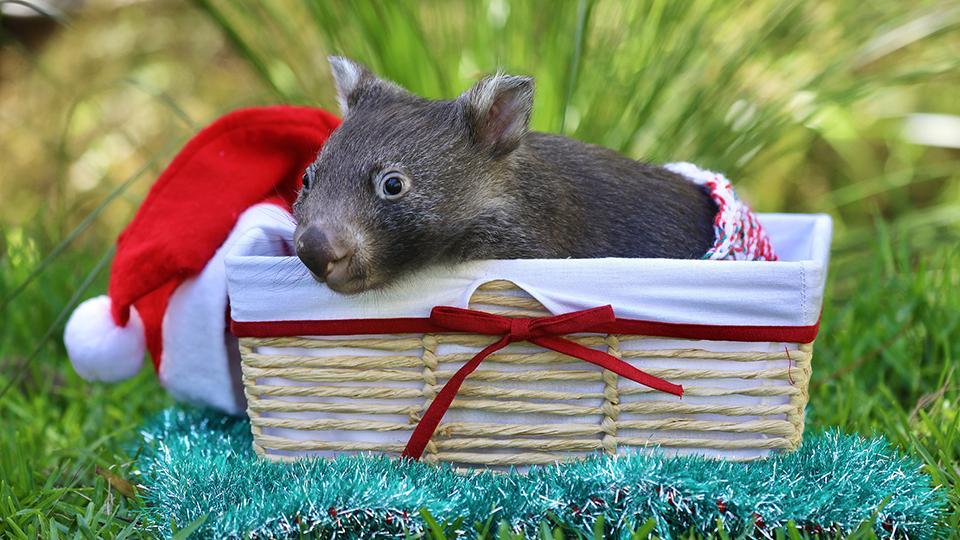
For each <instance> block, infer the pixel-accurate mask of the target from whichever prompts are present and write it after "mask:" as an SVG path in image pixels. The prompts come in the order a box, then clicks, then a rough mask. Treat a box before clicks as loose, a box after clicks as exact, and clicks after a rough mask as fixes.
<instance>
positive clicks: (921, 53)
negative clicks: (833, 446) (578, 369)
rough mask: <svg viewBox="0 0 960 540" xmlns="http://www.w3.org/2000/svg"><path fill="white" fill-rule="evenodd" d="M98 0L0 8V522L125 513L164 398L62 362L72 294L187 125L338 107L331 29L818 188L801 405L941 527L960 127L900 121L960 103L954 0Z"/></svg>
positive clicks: (439, 80) (541, 122)
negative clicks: (17, 23)
mask: <svg viewBox="0 0 960 540" xmlns="http://www.w3.org/2000/svg"><path fill="white" fill-rule="evenodd" d="M93 4H94V8H91V11H90V13H82V14H80V15H78V16H77V17H76V18H75V19H72V20H71V21H70V27H69V28H66V29H63V30H62V31H61V34H60V35H59V36H57V37H55V38H54V40H53V41H51V42H50V44H48V45H47V46H46V47H45V48H43V49H33V48H30V47H28V46H27V45H24V44H21V43H19V42H17V41H16V40H14V39H13V38H11V37H8V36H0V38H2V39H3V41H2V43H4V48H3V49H0V54H3V55H4V56H3V58H2V59H3V60H4V61H7V62H10V64H8V65H11V66H12V67H11V68H10V69H12V70H14V72H15V73H17V74H20V75H21V76H18V77H10V78H9V79H5V80H4V81H2V82H3V85H2V86H0V122H2V124H3V126H4V129H2V130H0V141H2V144H3V145H4V147H5V148H9V150H10V151H9V159H8V161H6V162H5V165H4V167H3V171H2V172H0V175H3V177H2V178H0V427H2V428H3V429H2V430H0V537H4V538H6V537H10V538H34V537H70V538H74V537H79V538H101V537H141V536H143V535H144V533H143V531H142V529H141V525H142V524H141V523H140V522H139V521H138V519H139V518H138V517H137V516H138V514H137V508H138V506H139V505H140V504H141V503H140V499H139V498H138V497H137V496H136V493H135V491H133V490H132V489H131V486H130V485H129V484H128V481H129V480H131V478H132V476H131V471H130V462H131V460H132V458H133V456H131V455H130V453H129V448H130V447H129V443H130V441H131V440H134V439H135V436H136V429H137V426H139V425H140V424H141V422H142V421H143V419H144V418H145V417H146V416H147V415H150V414H152V413H153V412H155V411H158V410H160V409H161V408H163V407H164V406H166V405H168V404H169V403H171V401H170V398H168V397H167V396H166V395H165V394H164V393H163V392H162V391H161V390H160V389H159V387H158V385H157V384H156V382H155V376H153V375H152V374H151V373H149V371H148V370H145V371H144V372H143V373H141V374H140V376H138V377H136V378H134V379H132V380H129V381H126V382H124V383H121V384H118V385H111V386H105V385H94V384H89V383H86V382H84V381H82V380H81V379H79V377H77V376H76V375H75V374H74V373H73V372H72V370H71V369H70V367H69V365H68V363H67V362H66V360H65V355H64V351H63V348H62V345H61V344H60V342H59V335H60V332H61V331H62V324H63V320H64V317H65V315H66V314H68V313H69V311H70V309H71V308H72V306H73V305H74V304H75V303H76V301H77V300H79V299H83V298H85V297H88V296H90V295H93V294H95V293H98V292H100V291H103V290H104V289H105V284H106V270H105V268H104V265H105V263H107V262H108V261H109V256H110V253H111V252H110V248H109V246H110V244H111V240H112V238H113V237H114V236H115V234H116V233H117V232H118V231H119V229H120V228H121V227H122V225H123V223H125V222H126V221H127V220H128V219H129V218H130V216H131V214H132V212H133V211H134V209H135V207H136V204H137V201H138V200H139V199H140V198H141V197H142V194H143V192H144V190H145V189H146V187H147V186H148V184H149V179H150V178H152V177H155V176H156V175H157V173H158V172H159V170H160V168H161V167H162V166H163V165H164V164H165V163H166V162H168V161H169V158H170V156H171V155H172V153H173V152H174V151H175V149H176V148H177V147H179V145H181V144H182V142H183V141H184V140H185V138H186V137H188V136H189V134H190V133H192V132H193V131H195V130H196V129H197V126H200V125H203V124H204V123H206V122H208V121H210V120H212V119H213V118H214V117H215V116H217V115H218V114H219V113H221V112H223V111H225V110H228V109H232V108H234V107H236V106H239V105H243V104H249V103H267V102H278V101H283V102H291V103H309V104H314V105H317V104H319V105H322V106H327V107H330V108H333V107H335V103H334V100H333V99H332V93H331V85H330V81H329V78H328V75H327V72H328V70H327V68H326V66H325V60H324V57H325V55H326V54H327V53H331V52H336V53H343V54H347V55H348V56H351V57H354V58H356V59H358V60H360V61H363V62H366V63H368V64H369V65H370V66H371V67H372V68H374V69H375V70H377V71H378V72H379V73H381V74H383V75H385V76H387V77H390V78H393V79H394V80H396V81H397V82H399V83H401V84H403V85H405V86H408V87H409V88H410V89H412V90H414V91H416V92H419V93H422V94H424V95H427V96H431V97H440V96H452V95H455V94H456V93H458V92H459V91H461V90H462V89H464V88H466V87H467V86H468V85H469V84H470V83H471V82H472V81H473V80H475V78H476V76H477V75H478V74H480V73H483V72H488V71H492V70H493V69H495V68H496V67H498V66H499V67H503V68H504V69H506V70H507V71H515V72H521V73H528V74H531V75H534V76H535V77H536V79H537V85H538V86H537V97H536V106H535V112H534V124H535V126H536V127H537V128H538V129H541V130H546V131H557V132H564V133H567V134H569V135H572V136H574V137H577V138H580V139H582V140H586V141H589V142H595V143H598V144H604V145H607V146H611V147H614V148H618V149H620V150H622V151H624V152H626V153H627V154H629V155H632V156H635V157H645V158H647V159H651V160H654V161H666V160H677V159H690V160H693V161H696V162H698V163H700V164H702V165H704V166H708V167H712V168H717V169H719V170H723V171H725V172H726V173H728V176H730V177H731V178H734V179H736V180H737V183H738V185H740V186H742V187H743V190H744V191H745V192H746V193H747V194H748V196H749V198H750V199H751V200H752V201H753V202H754V203H755V206H757V207H758V208H760V209H762V210H765V211H773V210H783V211H827V212H830V213H831V214H832V215H833V216H834V218H835V220H836V222H837V225H838V227H837V229H838V230H837V238H836V242H835V246H836V249H835V250H834V253H833V262H832V268H831V277H830V282H829V285H828V293H827V298H828V304H827V306H826V309H825V311H824V314H823V326H822V331H821V337H820V339H819V340H818V342H817V346H816V361H815V371H814V380H813V389H812V393H811V398H810V399H811V408H810V417H809V424H810V425H812V426H814V427H821V426H838V427H840V428H842V429H844V430H847V431H858V432H861V433H864V434H874V433H879V434H884V435H886V436H887V437H889V438H890V440H891V441H893V442H894V443H895V444H896V445H898V446H899V447H901V448H902V449H904V450H905V451H908V452H911V453H914V454H916V455H918V456H919V457H920V458H921V459H922V460H923V461H924V463H925V464H926V471H927V472H928V473H929V474H930V475H931V476H932V478H933V480H934V482H936V483H937V484H938V485H940V486H942V487H943V489H944V490H946V492H947V493H948V494H949V497H950V501H951V509H950V510H951V512H950V515H949V517H948V518H947V525H948V527H949V528H951V529H954V530H956V529H960V517H958V516H960V433H958V430H960V415H958V399H960V396H958V389H960V385H958V377H960V375H958V374H957V373H956V372H955V370H954V366H955V364H956V362H955V359H956V356H957V354H958V351H960V310H958V309H957V306H960V249H958V248H957V247H956V246H957V244H958V243H957V240H958V237H960V229H958V226H957V224H958V221H960V153H958V152H957V151H956V150H955V149H950V148H941V147H936V146H921V145H917V144H912V143H910V142H909V141H908V140H905V139H904V136H903V120H904V118H906V117H908V116H909V115H910V114H913V113H917V112H937V113H944V114H955V115H956V114H960V103H957V102H956V100H955V97H954V96H955V89H956V88H957V87H958V84H960V69H958V68H960V65H958V64H960V60H958V59H960V54H958V51H960V36H958V32H957V31H956V29H957V26H958V24H960V10H958V9H957V6H956V5H955V4H951V3H942V4H939V3H923V4H919V5H914V4H908V3H902V2H896V1H881V2H874V3H863V2H855V1H842V2H834V3H805V2H785V3H781V2H772V1H771V2H754V3H744V4H735V3H730V2H721V1H708V0H707V1H698V2H691V3H679V2H666V1H649V2H638V3H629V4H628V3H620V2H609V1H603V2H590V1H585V0H584V1H571V2H562V3H560V2H547V1H545V0H543V1H528V2H506V1H501V0H484V1H475V2H462V3H448V2H426V3H412V2H392V3H373V2H369V3H368V2H357V3H349V4H347V3H344V4H334V3H328V2H297V1H293V0H289V1H285V0H265V1H264V2H257V3H250V2H241V1H239V0H236V1H234V0H198V1H196V2H195V3H194V4H193V6H192V7H191V8H190V9H171V8H170V7H169V6H168V5H165V4H163V3H149V2H148V3H145V4H141V5H136V6H130V7H123V8H105V7H96V6H97V3H96V2H94V3H93ZM114 9H115V10H114ZM544 14H549V16H543V15H544ZM181 27H189V28H192V29H193V31H192V32H188V33H183V32H178V31H176V30H177V29H178V28H181ZM131 36H142V37H144V39H134V38H132V37H131ZM198 73H203V74H204V75H205V76H204V77H198V76H197V74H198ZM36 156H43V157H44V159H38V158H36ZM640 525H642V524H638V527H640ZM179 526H180V527H185V526H187V524H179ZM496 528H497V527H496V526H493V528H492V529H491V530H496ZM549 532H550V534H553V531H549ZM864 535H865V536H868V535H867V534H866V533H864ZM181 536H183V537H185V536H186V534H181ZM499 536H500V537H503V538H507V537H509V535H508V534H507V533H506V532H501V533H500V534H499Z"/></svg>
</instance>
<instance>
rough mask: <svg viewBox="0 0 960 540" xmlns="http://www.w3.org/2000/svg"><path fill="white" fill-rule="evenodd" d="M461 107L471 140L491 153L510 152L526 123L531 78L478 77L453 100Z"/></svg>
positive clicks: (528, 110)
mask: <svg viewBox="0 0 960 540" xmlns="http://www.w3.org/2000/svg"><path fill="white" fill-rule="evenodd" d="M457 101H459V102H460V103H461V104H463V106H464V111H465V114H466V120H467V125H468V126H469V128H470V134H471V136H472V137H473V139H474V141H476V142H477V143H479V144H483V145H489V146H490V147H491V148H492V150H493V151H494V153H495V154H498V155H502V154H507V153H509V152H512V151H513V150H515V149H516V148H517V146H519V145H520V141H521V140H522V139H523V136H524V135H525V134H526V133H527V129H528V127H529V125H530V111H531V110H532V109H533V79H532V78H530V77H514V76H510V75H503V74H500V73H498V74H497V75H494V76H493V77H487V78H485V79H482V80H481V81H479V82H478V83H477V84H475V85H473V88H471V89H470V90H467V91H466V92H465V93H464V94H463V95H461V96H460V98H459V99H458V100H457Z"/></svg>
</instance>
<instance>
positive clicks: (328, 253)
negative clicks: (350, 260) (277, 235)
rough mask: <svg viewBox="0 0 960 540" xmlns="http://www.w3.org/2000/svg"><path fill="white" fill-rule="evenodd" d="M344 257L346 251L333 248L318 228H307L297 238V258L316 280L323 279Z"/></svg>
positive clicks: (328, 239)
mask: <svg viewBox="0 0 960 540" xmlns="http://www.w3.org/2000/svg"><path fill="white" fill-rule="evenodd" d="M346 255H347V253H346V250H344V249H338V248H337V247H336V246H334V244H333V243H332V242H331V241H330V238H329V237H328V236H327V234H326V233H325V232H323V231H322V230H321V229H319V228H318V227H309V228H307V229H306V230H304V231H303V233H301V234H300V236H299V237H298V238H297V256H298V257H300V260H301V261H303V264H304V265H306V267H307V268H309V269H310V271H311V272H313V274H314V275H315V276H317V278H318V279H325V278H326V277H327V275H329V274H330V272H331V271H332V270H333V267H334V265H335V264H336V263H337V262H338V261H340V260H341V259H343V258H344V257H345V256H346Z"/></svg>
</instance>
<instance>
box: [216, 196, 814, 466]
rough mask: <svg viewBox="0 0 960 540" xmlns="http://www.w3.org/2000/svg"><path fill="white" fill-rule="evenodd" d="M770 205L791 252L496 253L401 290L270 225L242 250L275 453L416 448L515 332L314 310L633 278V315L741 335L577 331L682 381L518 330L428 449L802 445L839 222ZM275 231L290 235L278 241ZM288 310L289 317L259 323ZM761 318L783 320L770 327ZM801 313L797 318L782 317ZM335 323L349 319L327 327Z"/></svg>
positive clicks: (253, 403) (508, 462) (487, 459)
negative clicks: (322, 256)
mask: <svg viewBox="0 0 960 540" xmlns="http://www.w3.org/2000/svg"><path fill="white" fill-rule="evenodd" d="M763 220H764V225H765V226H766V227H767V229H768V231H770V233H771V238H773V240H774V242H775V244H774V245H775V247H776V248H777V249H778V251H780V253H781V257H782V259H784V260H783V262H777V263H752V262H729V261H693V262H681V261H673V262H671V261H666V260H659V261H656V260H647V261H643V260H632V261H631V260H620V261H619V262H618V261H617V260H612V259H611V260H608V261H609V262H607V261H580V262H577V261H538V262H535V264H531V263H529V262H525V261H515V262H511V261H506V262H497V263H496V264H495V265H492V266H493V268H494V271H489V270H490V266H483V267H482V268H480V270H477V269H476V268H473V267H471V268H469V269H468V270H464V271H462V272H461V273H458V274H457V273H455V274H446V273H438V274H437V275H435V276H428V277H427V278H425V279H424V280H421V281H419V282H418V283H417V286H416V287H412V288H408V289H407V290H403V289H402V288H400V290H399V291H396V292H391V293H390V294H393V295H394V297H392V299H390V298H387V300H384V297H383V295H371V296H370V297H366V298H360V299H355V298H354V297H350V298H345V297H341V296H338V295H336V294H334V293H332V292H330V291H328V290H326V288H325V287H322V286H320V285H317V284H316V283H314V282H313V281H312V280H311V279H310V278H309V276H308V275H306V274H304V275H299V274H300V273H303V271H302V270H301V268H302V266H301V265H299V262H298V261H297V260H296V259H295V258H293V257H289V256H288V255H286V253H289V251H286V248H284V243H283V242H282V241H280V242H277V241H275V240H276V239H275V238H272V237H270V236H269V235H264V236H263V237H253V238H252V240H251V242H250V245H249V246H247V247H245V248H244V247H241V248H238V249H237V250H236V252H235V253H233V254H232V255H230V256H228V257H227V261H226V262H227V277H228V290H229V294H230V298H231V313H232V318H233V321H234V322H233V328H234V331H235V333H237V335H238V336H241V337H240V340H239V341H240V353H241V357H242V362H241V363H242V371H243V385H244V390H245V394H246V398H247V403H248V413H249V416H250V420H251V426H252V430H253V435H254V448H255V450H256V452H257V453H258V454H259V455H261V456H265V457H267V458H269V459H294V458H297V457H301V456H322V457H333V456H336V455H339V454H344V453H357V452H377V453H387V454H394V455H396V454H400V453H401V451H403V449H404V448H405V446H406V444H407V442H408V440H409V439H410V437H411V434H412V432H413V431H414V428H415V427H416V426H417V424H418V422H419V421H420V419H421V416H422V415H423V414H424V412H425V411H426V410H427V407H428V406H429V405H430V404H431V401H432V400H433V398H434V397H435V396H436V395H437V393H438V392H439V391H440V389H441V388H442V387H443V386H444V384H445V383H446V382H447V381H448V380H449V378H450V377H451V375H453V374H454V373H455V372H456V371H457V370H458V369H459V368H460V367H462V366H463V365H464V364H465V363H466V362H467V361H469V360H470V359H471V358H473V357H474V355H476V354H477V353H478V351H480V350H481V349H483V348H484V347H486V346H488V345H490V344H491V343H494V342H496V341H498V336H494V335H480V334H468V333H454V332H445V331H434V330H430V331H427V330H419V331H415V330H409V329H407V330H397V329H395V328H393V327H390V326H389V325H388V326H387V327H384V329H382V330H380V327H379V326H376V327H375V329H376V330H377V331H384V332H386V331H391V332H393V331H396V332H405V333H399V334H395V335H394V334H376V335H369V334H366V335H358V332H350V331H337V332H312V331H311V330H315V329H316V328H315V327H313V326H310V324H315V323H318V322H319V323H330V322H333V323H340V322H343V321H347V322H357V321H361V322H363V321H368V320H371V319H372V320H374V321H388V320H394V319H390V318H391V317H405V316H413V317H421V318H422V317H424V314H426V313H429V310H430V307H431V306H437V305H455V306H460V307H467V308H470V309H473V310H477V311H482V312H486V313H492V314H498V315H502V316H507V317H546V316H550V315H551V313H554V314H555V313H565V312H568V311H571V310H576V309H585V308H587V307H590V306H596V305H598V304H602V303H604V301H605V300H606V297H607V296H609V295H610V293H609V291H611V290H617V287H620V288H621V289H620V290H621V291H624V292H625V294H626V295H627V296H626V297H624V296H622V295H621V296H619V297H618V298H617V300H616V302H611V303H616V304H617V305H619V306H620V307H617V305H615V306H614V309H615V311H616V312H617V315H616V316H617V321H621V320H626V321H633V322H644V321H656V320H661V321H663V320H666V321H670V320H678V319H683V317H684V316H685V315H684V313H685V311H684V310H686V313H693V315H692V316H690V317H689V318H692V320H693V323H695V324H693V326H697V327H698V328H714V329H715V328H721V327H723V328H728V329H729V328H733V329H734V331H735V334H736V336H735V337H729V336H728V334H724V333H720V334H714V335H712V336H708V335H701V334H700V333H697V332H694V333H692V334H691V333H687V334H684V333H683V332H680V333H671V332H670V331H664V332H659V333H658V332H657V331H652V330H651V331H637V332H634V333H645V334H647V335H634V333H630V334H597V333H593V334H586V333H585V334H576V335H574V336H565V337H566V338H567V339H569V340H570V341H574V342H576V343H579V344H581V345H584V346H586V347H589V348H593V349H596V350H599V351H603V352H606V353H608V354H609V355H610V356H612V357H614V358H616V359H620V360H622V361H624V362H627V363H629V364H631V365H632V366H634V367H636V368H638V369H640V370H643V371H644V372H646V373H648V374H650V375H653V376H655V377H659V378H661V379H664V380H666V381H669V382H671V383H676V384H681V385H683V388H684V391H683V398H682V399H678V398H677V397H676V396H674V395H670V394H667V393H664V392H661V391H657V390H654V389H652V388H649V387H647V386H643V385H640V384H637V383H635V382H633V381H632V380H629V379H627V378H625V377H620V376H618V375H616V374H615V373H613V372H611V371H607V370H604V369H602V368H600V367H598V366H596V365H594V364H591V363H588V362H585V361H583V360H581V359H579V358H574V357H571V356H566V355H565V354H561V353H559V352H554V351H552V350H549V349H545V348H543V347H541V346H538V345H535V344H532V343H528V342H516V343H511V344H509V345H507V346H506V348H503V349H501V350H499V351H498V352H495V353H494V354H492V355H491V356H489V357H488V358H487V359H486V360H485V361H484V363H483V364H482V365H480V366H479V368H478V369H477V370H476V371H475V372H473V373H472V374H471V375H470V376H469V377H468V378H466V380H465V382H464V384H463V385H462V387H461V388H460V389H459V391H458V392H457V393H456V397H455V399H454V400H453V402H452V404H451V406H450V408H449V410H447V411H446V413H445V414H444V415H443V417H442V420H441V422H440V424H439V426H438V428H437V429H436V431H435V432H434V434H433V437H432V438H431V439H430V441H429V443H427V445H426V448H425V451H424V453H423V456H422V459H424V460H425V461H427V462H431V463H440V462H446V463H452V464H455V465H457V466H462V467H503V466H521V467H522V466H527V465H532V464H544V463H552V462H555V461H558V460H566V459H572V458H577V457H581V456H585V455H588V454H590V453H592V452H597V451H602V452H608V453H623V452H627V451H636V450H645V449H655V450H656V451H659V452H663V453H668V454H691V453H697V454H705V455H708V456H713V457H719V458H723V459H734V460H745V459H755V458H760V457H764V456H766V455H768V454H769V453H770V452H775V451H781V450H790V449H793V448H795V447H796V446H797V445H798V444H799V443H800V441H801V438H802V435H803V425H804V408H805V407H806V405H807V398H808V394H807V388H808V383H809V380H810V374H811V358H812V340H813V337H814V336H815V335H816V332H817V318H818V314H819V312H820V309H821V305H822V299H823V296H822V294H823V282H824V280H825V275H826V267H827V256H828V253H829V238H830V228H831V227H830V220H829V217H826V216H795V215H772V214H770V215H763ZM271 234H275V233H274V232H271ZM265 239H268V240H271V242H267V241H264V240H265ZM777 242H779V244H778V243H777ZM265 245H273V246H274V248H272V251H269V252H264V251H263V250H264V248H263V246H265ZM250 246H254V247H250ZM277 246H279V247H277ZM285 252H286V253H285ZM491 263H494V262H492V261H491ZM618 264H619V265H620V266H617V265H618ZM518 268H520V270H517V269H518ZM531 268H533V270H531ZM624 269H626V270H628V271H629V272H632V273H631V274H630V280H629V281H622V282H621V283H619V284H612V285H611V284H609V283H608V280H609V279H611V276H612V277H613V278H614V279H615V278H616V276H621V275H623V274H622V272H623V270H624ZM444 272H446V271H444ZM544 272H547V273H548V274H544ZM603 272H606V275H598V274H599V273H603ZM491 274H500V275H499V276H492V277H491ZM503 274H507V275H503ZM558 274H559V275H561V276H566V277H565V278H563V279H567V281H566V282H564V283H563V284H561V286H560V288H559V289H558V288H557V284H556V283H554V284H553V285H554V289H553V290H552V292H551V291H546V290H545V289H543V288H542V287H540V288H538V286H539V285H542V284H541V283H537V282H536V279H537V276H538V275H539V276H543V275H550V276H556V275H558ZM719 274H723V278H722V279H723V281H722V282H723V283H724V284H725V285H724V286H723V287H720V288H719V289H718V288H717V287H711V286H707V285H704V284H703V282H702V277H703V276H716V275H719ZM518 278H519V279H518ZM638 282H639V283H643V285H642V286H640V285H637V284H636V283H638ZM424 283H427V284H429V285H430V286H433V287H434V288H431V287H430V286H426V287H425V285H424ZM515 283H523V284H524V285H523V286H522V287H521V286H518V285H515ZM690 283H692V285H690ZM478 285H479V287H478V288H475V287H477V286H478ZM463 286H467V289H466V290H464V289H462V287H463ZM570 287H573V288H578V293H579V292H580V291H579V288H581V287H582V288H583V289H585V290H587V296H586V297H585V298H584V297H580V298H579V299H578V302H569V300H570V299H571V298H570V295H569V294H567V292H569V291H570ZM611 287H613V288H612V289H611ZM724 287H725V288H724ZM529 291H533V294H529ZM458 295H459V296H458ZM468 299H469V302H468V301H467V300H468ZM538 299H540V300H538ZM548 302H549V303H548ZM625 302H626V303H625ZM545 305H549V306H550V309H549V310H548V309H547V308H545V307H544V306H545ZM689 305H692V306H695V308H693V311H691V309H692V308H688V307H684V306H689ZM397 306H400V307H399V308H398V307H397ZM578 306H580V307H578ZM637 306H640V307H637ZM621 312H622V314H621ZM408 313H409V314H410V315H408ZM624 316H626V317H627V318H626V319H622V317H624ZM381 317H383V318H381ZM714 321H720V325H721V326H714ZM679 322H680V323H682V322H684V321H682V320H681V321H679ZM687 322H688V323H689V322H690V321H687ZM301 323H305V324H306V325H304V324H301ZM651 324H653V325H660V324H667V325H669V324H674V323H659V322H658V323H651ZM723 324H728V325H729V324H732V325H733V326H722V325H723ZM245 325H246V326H245ZM271 325H279V326H280V327H282V331H273V332H272V333H271V332H259V330H258V331H248V330H247V329H249V328H250V327H255V328H257V329H260V328H261V327H263V326H267V327H271V328H273V327H272V326H271ZM698 325H699V326H698ZM703 325H706V326H703ZM751 325H758V326H751ZM781 325H783V326H781ZM804 325H806V326H804ZM244 328H247V329H244ZM338 328H339V327H338ZM346 328H348V329H352V328H355V327H352V326H347V327H346ZM617 328H619V326H618V327H617ZM629 328H636V327H633V326H631V327H629ZM642 328H648V327H646V326H644V327H642ZM757 328H760V329H766V330H770V329H773V330H775V331H774V332H767V333H763V332H761V333H759V334H756V333H754V332H755V329H757ZM784 328H785V329H787V330H791V331H789V332H786V333H783V332H778V330H782V329H784ZM795 329H800V330H802V332H800V333H796V332H793V331H792V330H795ZM366 331H369V329H367V330H366ZM317 333H320V334H325V335H316V334H317ZM333 333H336V334H344V335H326V334H333ZM301 334H312V335H310V336H303V335H301ZM350 334H353V335H350ZM360 334H363V333H360ZM708 334H709V332H708ZM242 336H247V337H242ZM266 336H271V337H266ZM663 336H674V337H663ZM718 336H719V337H718ZM724 336H727V337H724Z"/></svg>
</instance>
